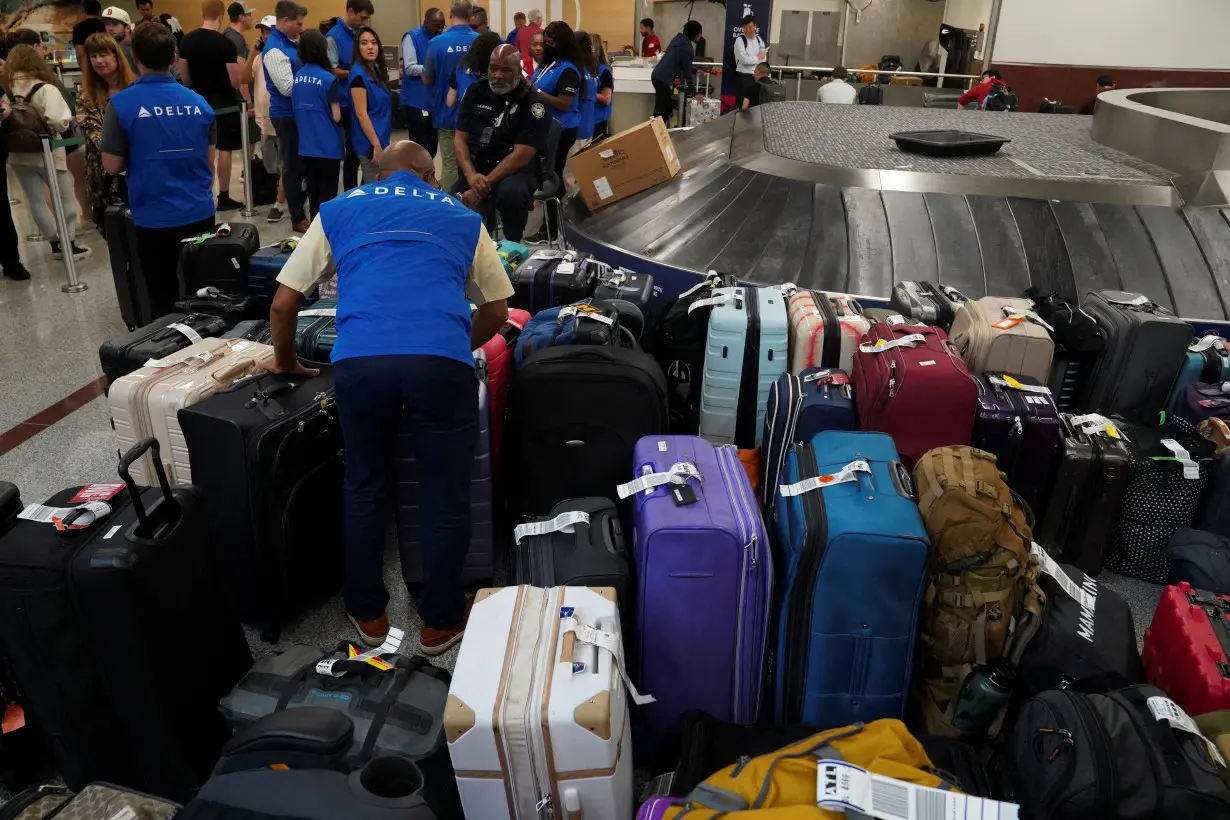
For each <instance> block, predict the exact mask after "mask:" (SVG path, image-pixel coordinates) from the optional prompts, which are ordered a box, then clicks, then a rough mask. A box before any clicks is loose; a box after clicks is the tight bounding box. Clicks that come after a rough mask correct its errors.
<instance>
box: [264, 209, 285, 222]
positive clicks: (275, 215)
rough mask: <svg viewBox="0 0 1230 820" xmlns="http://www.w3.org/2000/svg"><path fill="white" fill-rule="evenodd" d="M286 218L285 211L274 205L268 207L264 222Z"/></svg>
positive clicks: (279, 220)
mask: <svg viewBox="0 0 1230 820" xmlns="http://www.w3.org/2000/svg"><path fill="white" fill-rule="evenodd" d="M285 218H286V211H284V210H282V209H281V208H279V207H278V206H277V205H274V206H273V207H272V208H270V209H269V214H268V215H267V216H266V217H265V221H266V222H281V221H282V220H283V219H285Z"/></svg>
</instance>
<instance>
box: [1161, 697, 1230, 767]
mask: <svg viewBox="0 0 1230 820" xmlns="http://www.w3.org/2000/svg"><path fill="white" fill-rule="evenodd" d="M1145 703H1146V704H1147V705H1148V707H1149V711H1150V712H1152V713H1153V719H1154V720H1156V721H1158V722H1159V723H1160V722H1161V721H1163V720H1164V721H1166V722H1167V723H1169V724H1170V725H1171V726H1172V727H1173V728H1175V729H1178V730H1179V731H1181V732H1188V733H1190V734H1193V735H1195V736H1196V737H1198V738H1200V739H1201V740H1203V741H1204V744H1205V746H1207V747H1208V749H1209V756H1210V757H1212V758H1213V759H1214V760H1216V761H1217V762H1218V764H1219V765H1221V766H1225V765H1226V759H1225V758H1224V757H1222V754H1221V752H1220V751H1218V749H1217V746H1215V745H1214V744H1213V741H1211V740H1209V739H1208V738H1207V737H1205V736H1204V734H1203V733H1201V731H1200V729H1199V727H1197V726H1196V723H1195V721H1193V720H1192V719H1191V718H1190V717H1188V716H1187V712H1184V711H1183V707H1181V706H1179V704H1177V703H1175V702H1174V701H1173V700H1171V699H1170V698H1164V697H1161V696H1160V695H1155V696H1154V697H1151V698H1149V699H1148V700H1146V701H1145Z"/></svg>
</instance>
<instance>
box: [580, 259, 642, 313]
mask: <svg viewBox="0 0 1230 820" xmlns="http://www.w3.org/2000/svg"><path fill="white" fill-rule="evenodd" d="M653 291H654V284H653V277H652V276H650V275H649V274H647V273H632V272H630V271H626V270H623V269H622V268H621V269H619V270H617V271H613V272H610V273H600V274H598V279H597V286H596V287H595V288H594V301H595V302H599V301H603V300H606V299H621V300H623V301H625V302H631V303H632V304H634V305H636V306H637V308H638V309H639V310H640V311H641V313H642V314H643V315H645V316H648V315H649V303H650V302H651V301H652V300H653Z"/></svg>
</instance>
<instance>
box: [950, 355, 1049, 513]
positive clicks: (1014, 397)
mask: <svg viewBox="0 0 1230 820" xmlns="http://www.w3.org/2000/svg"><path fill="white" fill-rule="evenodd" d="M974 380H975V381H977V382H978V409H977V412H976V414H975V416H974V435H973V438H972V439H971V441H970V443H971V444H972V445H973V446H975V447H977V448H978V449H980V450H986V451H987V452H988V453H994V454H995V458H996V460H997V461H998V462H999V469H1000V470H1001V471H1003V473H1004V475H1006V476H1007V479H1008V486H1010V487H1011V488H1012V489H1013V490H1015V491H1016V492H1017V493H1018V494H1019V495H1020V496H1021V497H1022V498H1024V499H1025V503H1026V504H1028V505H1029V508H1030V509H1031V510H1033V512H1034V514H1035V515H1036V516H1038V517H1039V518H1040V517H1041V516H1042V512H1043V509H1044V507H1045V504H1046V502H1047V500H1048V498H1049V496H1050V489H1051V483H1052V481H1053V479H1054V474H1055V459H1056V458H1057V457H1058V455H1059V448H1060V443H1061V441H1062V440H1063V428H1062V426H1061V425H1060V423H1059V410H1058V409H1056V407H1055V402H1054V400H1053V399H1052V398H1051V395H1050V393H1049V392H1046V388H1039V387H1038V385H1037V383H1036V382H1035V381H1033V380H1032V379H1029V378H1026V377H1024V376H1021V377H1012V376H1008V377H1007V378H1005V376H1004V374H1002V373H979V374H978V375H976V376H974ZM1014 385H1019V386H1014ZM1022 388H1023V389H1022ZM1031 388H1034V389H1031Z"/></svg>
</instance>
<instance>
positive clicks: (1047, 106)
mask: <svg viewBox="0 0 1230 820" xmlns="http://www.w3.org/2000/svg"><path fill="white" fill-rule="evenodd" d="M1038 113H1039V114H1072V113H1074V109H1073V108H1072V106H1070V105H1068V104H1067V103H1064V102H1060V101H1059V100H1048V99H1043V100H1042V105H1040V106H1038Z"/></svg>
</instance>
